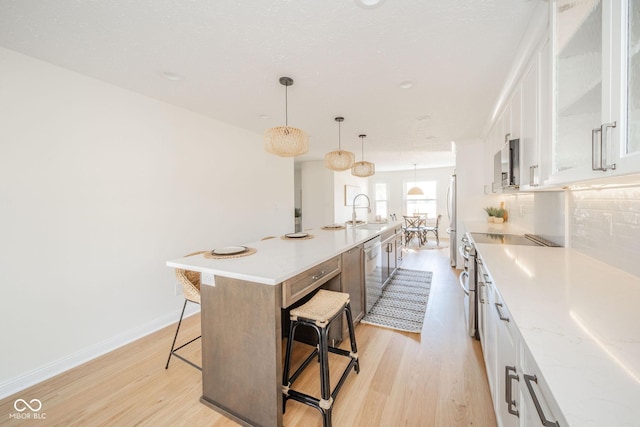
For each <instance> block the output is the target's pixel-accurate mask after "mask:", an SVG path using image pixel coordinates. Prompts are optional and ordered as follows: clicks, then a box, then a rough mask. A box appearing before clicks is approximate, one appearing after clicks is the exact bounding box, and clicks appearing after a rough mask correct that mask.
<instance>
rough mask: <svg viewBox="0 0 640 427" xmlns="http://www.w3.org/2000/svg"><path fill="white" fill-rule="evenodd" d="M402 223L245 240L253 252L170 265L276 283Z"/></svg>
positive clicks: (199, 257) (200, 257)
mask: <svg viewBox="0 0 640 427" xmlns="http://www.w3.org/2000/svg"><path fill="white" fill-rule="evenodd" d="M401 225H402V222H390V223H382V224H371V223H369V224H364V225H360V226H358V227H355V228H353V227H347V228H346V229H344V230H323V229H313V230H305V232H307V233H309V234H310V235H312V236H314V237H313V239H286V240H283V239H281V238H280V237H279V236H278V237H275V238H273V239H268V240H260V241H257V242H251V243H242V245H243V246H247V247H251V248H255V249H256V250H257V252H256V253H255V254H253V255H249V256H245V257H238V258H228V259H208V258H205V257H204V256H203V255H197V256H191V257H185V258H178V259H174V260H171V261H167V266H168V267H173V268H182V269H186V270H192V271H198V272H200V273H208V274H212V275H215V276H222V277H229V278H233V279H240V280H248V281H251V282H255V283H263V284H266V285H276V284H278V283H282V282H283V281H285V280H287V279H289V278H291V277H293V276H295V275H296V274H299V273H301V272H303V271H306V270H308V269H309V268H311V267H313V266H314V265H317V264H319V263H321V262H324V261H326V260H328V259H330V258H332V257H334V256H336V255H339V254H341V253H342V252H345V251H347V250H349V249H351V248H352V247H354V246H357V245H359V244H360V243H363V242H366V241H367V240H370V239H372V238H374V237H376V236H377V235H380V234H381V233H382V232H384V231H386V230H389V229H392V228H394V227H399V226H401ZM211 249H214V248H211Z"/></svg>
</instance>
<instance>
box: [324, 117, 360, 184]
mask: <svg viewBox="0 0 640 427" xmlns="http://www.w3.org/2000/svg"><path fill="white" fill-rule="evenodd" d="M335 121H336V122H338V149H337V150H336V151H331V152H329V153H327V154H325V155H324V165H325V167H327V168H328V169H331V170H334V171H338V172H340V171H346V170H347V169H349V168H350V167H351V166H353V162H355V160H356V155H355V154H353V153H352V152H351V151H346V150H343V149H342V147H341V145H340V123H342V122H343V121H344V117H336V118H335Z"/></svg>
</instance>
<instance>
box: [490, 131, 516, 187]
mask: <svg viewBox="0 0 640 427" xmlns="http://www.w3.org/2000/svg"><path fill="white" fill-rule="evenodd" d="M493 175H494V182H493V184H494V190H495V189H498V188H502V189H509V188H512V189H517V188H519V187H520V140H519V139H512V140H510V141H507V142H506V143H505V144H504V146H503V147H502V148H501V149H500V151H498V152H497V153H496V154H495V156H494V160H493Z"/></svg>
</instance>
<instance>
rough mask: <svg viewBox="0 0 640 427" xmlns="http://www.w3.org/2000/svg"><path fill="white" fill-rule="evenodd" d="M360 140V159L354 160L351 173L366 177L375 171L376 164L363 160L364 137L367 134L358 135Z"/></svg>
mask: <svg viewBox="0 0 640 427" xmlns="http://www.w3.org/2000/svg"><path fill="white" fill-rule="evenodd" d="M358 136H359V137H360V139H361V141H362V160H361V161H359V162H355V163H354V164H353V166H352V167H351V175H354V176H359V177H361V178H366V177H368V176H371V175H373V174H375V173H376V165H374V164H373V163H371V162H365V160H364V139H365V138H366V136H367V135H358Z"/></svg>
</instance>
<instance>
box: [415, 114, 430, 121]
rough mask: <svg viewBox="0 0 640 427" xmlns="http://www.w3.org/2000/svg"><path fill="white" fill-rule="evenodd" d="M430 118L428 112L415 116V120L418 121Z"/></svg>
mask: <svg viewBox="0 0 640 427" xmlns="http://www.w3.org/2000/svg"><path fill="white" fill-rule="evenodd" d="M430 118H431V116H430V115H428V114H423V115H422V116H418V117H416V120H418V121H419V122H421V121H423V120H429V119H430Z"/></svg>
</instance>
